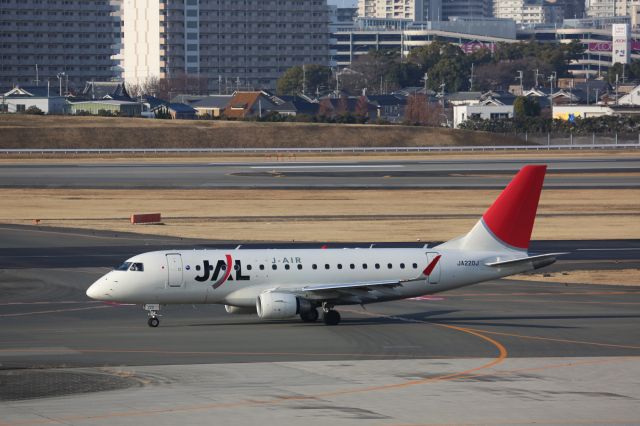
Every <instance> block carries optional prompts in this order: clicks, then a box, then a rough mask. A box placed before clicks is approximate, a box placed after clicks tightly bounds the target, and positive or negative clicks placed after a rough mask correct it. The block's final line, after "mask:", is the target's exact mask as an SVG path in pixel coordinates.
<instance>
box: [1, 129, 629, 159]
mask: <svg viewBox="0 0 640 426" xmlns="http://www.w3.org/2000/svg"><path fill="white" fill-rule="evenodd" d="M521 136H522V137H523V138H524V139H525V141H526V144H524V145H477V146H473V145H471V146H389V147H325V148H322V147H320V148H104V149H103V148H60V149H46V148H40V149H0V154H9V155H54V156H55V155H60V156H62V155H103V154H104V155H114V154H142V155H143V154H264V155H269V154H288V153H394V152H398V153H400V152H404V153H425V152H426V153H428V152H434V153H435V152H444V153H446V152H478V151H554V150H555V151H558V150H612V149H613V150H629V149H640V137H639V139H638V140H636V141H634V142H628V141H624V142H623V141H621V140H620V139H618V138H617V137H616V136H613V137H610V139H611V140H606V141H603V140H596V139H595V138H592V139H591V143H587V142H586V140H585V136H580V137H574V136H569V137H566V136H565V137H562V138H558V137H557V136H556V137H554V138H552V137H551V135H548V136H540V135H526V134H525V135H521ZM540 137H542V138H544V137H546V138H547V142H548V143H546V144H545V143H538V142H537V141H536V140H535V138H538V139H539V138H540ZM534 141H535V142H534ZM603 142H604V143H603Z"/></svg>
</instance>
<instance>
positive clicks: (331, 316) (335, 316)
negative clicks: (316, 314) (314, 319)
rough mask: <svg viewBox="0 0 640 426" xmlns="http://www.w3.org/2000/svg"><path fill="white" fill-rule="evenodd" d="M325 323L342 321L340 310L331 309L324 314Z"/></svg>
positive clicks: (330, 323) (332, 323)
mask: <svg viewBox="0 0 640 426" xmlns="http://www.w3.org/2000/svg"><path fill="white" fill-rule="evenodd" d="M322 319H323V320H324V323H325V325H338V324H339V323H340V312H338V311H334V310H333V309H332V310H329V311H327V312H325V313H324V315H323V316H322Z"/></svg>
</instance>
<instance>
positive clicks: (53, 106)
mask: <svg viewBox="0 0 640 426" xmlns="http://www.w3.org/2000/svg"><path fill="white" fill-rule="evenodd" d="M1 103H2V100H0V104H1ZM4 103H5V104H6V105H7V106H8V112H10V113H14V112H22V111H24V110H27V109H29V107H31V106H35V107H37V108H39V109H40V110H41V111H42V112H44V113H45V114H62V113H64V109H65V105H66V100H65V98H63V97H54V98H28V97H25V98H6V99H5V100H4Z"/></svg>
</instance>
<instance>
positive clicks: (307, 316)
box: [300, 307, 320, 322]
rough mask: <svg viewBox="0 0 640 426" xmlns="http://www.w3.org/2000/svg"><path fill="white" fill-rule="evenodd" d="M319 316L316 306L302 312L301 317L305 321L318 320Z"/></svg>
mask: <svg viewBox="0 0 640 426" xmlns="http://www.w3.org/2000/svg"><path fill="white" fill-rule="evenodd" d="M319 316H320V315H319V314H318V310H317V309H316V308H315V307H314V308H311V309H310V310H308V311H302V312H300V319H301V320H302V321H304V322H316V321H317V320H318V317H319Z"/></svg>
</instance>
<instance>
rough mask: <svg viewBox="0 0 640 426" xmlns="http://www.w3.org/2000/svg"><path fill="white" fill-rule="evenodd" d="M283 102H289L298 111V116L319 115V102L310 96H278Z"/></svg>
mask: <svg viewBox="0 0 640 426" xmlns="http://www.w3.org/2000/svg"><path fill="white" fill-rule="evenodd" d="M278 98H279V99H281V100H282V101H283V102H288V103H290V104H291V105H293V107H294V108H295V110H296V115H308V116H314V115H318V108H319V106H320V104H319V102H318V101H317V100H315V99H311V98H309V97H308V96H289V95H287V96H284V95H283V96H278Z"/></svg>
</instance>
